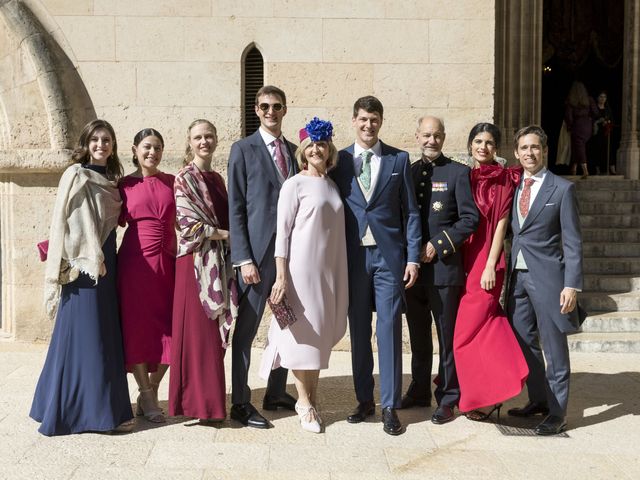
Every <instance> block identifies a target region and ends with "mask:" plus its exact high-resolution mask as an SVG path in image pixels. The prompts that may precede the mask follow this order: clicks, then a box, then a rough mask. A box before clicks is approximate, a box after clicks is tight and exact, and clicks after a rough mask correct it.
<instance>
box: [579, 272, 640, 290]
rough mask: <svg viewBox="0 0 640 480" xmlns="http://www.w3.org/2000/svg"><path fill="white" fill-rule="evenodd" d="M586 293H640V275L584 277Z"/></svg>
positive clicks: (594, 275) (593, 275) (590, 275)
mask: <svg viewBox="0 0 640 480" xmlns="http://www.w3.org/2000/svg"><path fill="white" fill-rule="evenodd" d="M584 291H585V292H631V291H640V275H639V276H633V275H597V274H593V273H591V274H587V275H585V276H584Z"/></svg>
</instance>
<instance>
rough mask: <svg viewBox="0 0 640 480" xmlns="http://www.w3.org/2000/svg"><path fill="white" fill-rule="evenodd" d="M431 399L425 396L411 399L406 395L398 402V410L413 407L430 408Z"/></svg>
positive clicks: (411, 397)
mask: <svg viewBox="0 0 640 480" xmlns="http://www.w3.org/2000/svg"><path fill="white" fill-rule="evenodd" d="M430 406H431V397H427V396H426V395H425V396H423V397H413V396H411V395H409V394H408V393H407V394H406V395H405V396H403V397H402V400H401V401H400V408H413V407H430Z"/></svg>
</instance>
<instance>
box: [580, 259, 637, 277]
mask: <svg viewBox="0 0 640 480" xmlns="http://www.w3.org/2000/svg"><path fill="white" fill-rule="evenodd" d="M583 271H584V273H585V274H590V273H593V274H600V275H616V274H619V275H625V274H626V275H635V274H640V258H638V257H621V258H587V259H585V261H584V264H583Z"/></svg>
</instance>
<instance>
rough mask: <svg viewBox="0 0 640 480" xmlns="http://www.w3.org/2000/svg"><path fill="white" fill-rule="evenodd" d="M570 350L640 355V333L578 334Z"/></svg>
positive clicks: (572, 340)
mask: <svg viewBox="0 0 640 480" xmlns="http://www.w3.org/2000/svg"><path fill="white" fill-rule="evenodd" d="M567 340H568V343H569V350H571V351H572V352H582V353H640V333H629V332H624V333H576V334H575V335H569V337H567Z"/></svg>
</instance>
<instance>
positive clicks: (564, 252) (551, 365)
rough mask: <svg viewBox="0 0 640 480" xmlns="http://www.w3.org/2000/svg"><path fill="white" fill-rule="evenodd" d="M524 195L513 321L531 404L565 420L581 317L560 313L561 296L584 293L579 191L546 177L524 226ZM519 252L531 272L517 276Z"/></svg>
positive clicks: (517, 229)
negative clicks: (572, 345)
mask: <svg viewBox="0 0 640 480" xmlns="http://www.w3.org/2000/svg"><path fill="white" fill-rule="evenodd" d="M521 191H522V185H520V187H519V189H518V192H517V194H516V198H515V199H514V202H513V209H512V218H511V229H512V231H513V241H512V247H511V262H510V264H511V268H512V272H511V282H510V285H511V287H510V293H509V302H508V311H509V318H510V319H511V321H512V322H513V326H514V329H515V331H516V334H517V337H518V341H519V342H520V345H521V347H522V350H523V352H524V355H525V358H526V359H527V364H528V366H529V377H528V379H527V390H528V393H529V399H530V400H531V401H532V402H537V403H547V404H548V405H549V413H550V414H551V415H556V416H559V417H564V416H565V415H566V411H567V403H568V398H569V375H570V372H571V369H570V363H569V349H568V346H567V334H568V333H573V332H575V331H576V329H577V328H578V315H577V309H575V310H574V311H573V312H571V314H562V313H560V292H561V291H562V289H563V288H564V287H572V288H576V289H578V290H581V289H582V237H581V233H580V218H579V216H578V205H577V202H576V195H575V186H574V185H573V183H571V182H569V181H567V180H565V179H563V178H561V177H558V176H556V175H554V174H553V173H551V172H547V173H546V176H545V178H544V182H543V183H542V185H541V187H540V190H539V192H538V194H537V195H536V197H535V199H534V201H533V203H532V204H531V208H530V209H529V213H528V215H527V216H526V218H525V219H524V221H523V223H522V225H521V224H520V219H519V218H518V203H519V202H518V199H519V196H520V192H521ZM518 252H522V255H523V257H524V260H525V262H526V267H527V270H516V260H517V255H518ZM540 341H542V348H543V350H544V358H543V356H542V351H541V349H540ZM545 359H546V362H547V365H546V374H545Z"/></svg>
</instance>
